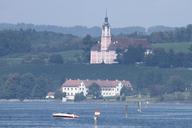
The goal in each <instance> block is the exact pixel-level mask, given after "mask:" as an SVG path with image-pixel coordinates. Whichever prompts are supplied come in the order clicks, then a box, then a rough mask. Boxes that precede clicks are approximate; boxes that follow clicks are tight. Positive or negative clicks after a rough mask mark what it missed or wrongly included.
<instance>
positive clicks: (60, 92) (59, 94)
mask: <svg viewBox="0 0 192 128" xmlns="http://www.w3.org/2000/svg"><path fill="white" fill-rule="evenodd" d="M62 97H66V92H62V91H61V90H60V89H58V90H56V92H55V98H56V99H62Z"/></svg>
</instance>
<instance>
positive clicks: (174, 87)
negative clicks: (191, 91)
mask: <svg viewBox="0 0 192 128" xmlns="http://www.w3.org/2000/svg"><path fill="white" fill-rule="evenodd" d="M186 87H187V85H186V83H185V82H184V80H183V79H182V78H181V77H179V76H171V77H170V78H169V80H168V82H167V90H166V92H168V93H173V92H176V91H181V92H183V91H185V89H186Z"/></svg>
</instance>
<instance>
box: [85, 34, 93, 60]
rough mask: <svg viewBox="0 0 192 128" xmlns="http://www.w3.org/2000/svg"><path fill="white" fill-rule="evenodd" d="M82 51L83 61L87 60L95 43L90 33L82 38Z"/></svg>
mask: <svg viewBox="0 0 192 128" xmlns="http://www.w3.org/2000/svg"><path fill="white" fill-rule="evenodd" d="M82 41H83V51H84V53H83V54H84V56H85V62H89V59H90V51H91V48H92V47H93V46H94V45H96V40H95V39H94V38H93V37H91V36H90V35H86V36H85V37H84V38H83V39H82Z"/></svg>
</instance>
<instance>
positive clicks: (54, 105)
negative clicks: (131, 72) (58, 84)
mask: <svg viewBox="0 0 192 128" xmlns="http://www.w3.org/2000/svg"><path fill="white" fill-rule="evenodd" d="M142 108H143V111H142V113H138V112H137V111H136V110H137V105H136V104H134V103H132V104H129V105H128V117H127V118H125V103H95V102H87V103H85V102H83V103H81V102H80V103H61V102H58V101H55V102H53V101H51V102H48V101H41V102H34V101H33V102H23V103H22V102H0V127H1V128H192V104H184V103H170V104H169V103H152V104H149V105H142ZM95 110H99V111H100V112H101V116H100V118H99V120H98V123H97V125H94V120H93V113H94V111H95ZM54 112H72V113H76V114H78V115H80V118H78V119H74V120H70V119H55V118H53V117H52V113H54Z"/></svg>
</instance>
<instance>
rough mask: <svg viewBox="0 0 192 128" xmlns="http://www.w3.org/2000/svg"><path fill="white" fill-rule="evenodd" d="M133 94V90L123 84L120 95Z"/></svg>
mask: <svg viewBox="0 0 192 128" xmlns="http://www.w3.org/2000/svg"><path fill="white" fill-rule="evenodd" d="M131 94H132V91H131V90H130V89H129V88H128V87H126V86H123V87H122V88H121V90H120V95H121V96H129V95H131Z"/></svg>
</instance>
